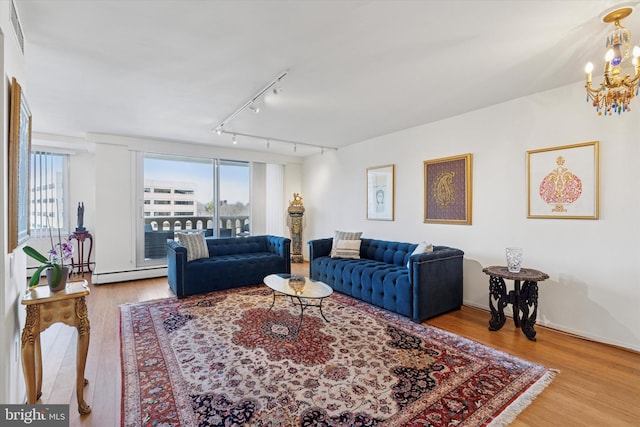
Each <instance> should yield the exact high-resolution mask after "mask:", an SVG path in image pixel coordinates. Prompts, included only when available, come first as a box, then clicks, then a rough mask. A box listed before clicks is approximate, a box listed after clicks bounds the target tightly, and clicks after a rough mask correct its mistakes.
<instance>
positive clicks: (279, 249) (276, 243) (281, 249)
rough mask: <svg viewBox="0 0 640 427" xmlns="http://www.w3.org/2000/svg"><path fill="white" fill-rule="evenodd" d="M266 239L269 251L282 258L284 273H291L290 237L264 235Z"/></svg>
mask: <svg viewBox="0 0 640 427" xmlns="http://www.w3.org/2000/svg"><path fill="white" fill-rule="evenodd" d="M265 237H266V239H267V248H268V249H269V252H273V253H274V254H276V255H278V256H280V257H282V258H284V265H285V269H286V271H284V273H287V274H291V239H289V238H287V237H281V236H265Z"/></svg>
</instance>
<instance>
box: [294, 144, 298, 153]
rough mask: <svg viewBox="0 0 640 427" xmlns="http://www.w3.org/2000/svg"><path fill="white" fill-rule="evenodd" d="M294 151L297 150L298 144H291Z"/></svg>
mask: <svg viewBox="0 0 640 427" xmlns="http://www.w3.org/2000/svg"><path fill="white" fill-rule="evenodd" d="M296 151H298V144H293V152H294V153H295V152H296Z"/></svg>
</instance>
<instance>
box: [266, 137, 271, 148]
mask: <svg viewBox="0 0 640 427" xmlns="http://www.w3.org/2000/svg"><path fill="white" fill-rule="evenodd" d="M270 145H271V141H269V140H268V139H267V150H268V149H269V146H270Z"/></svg>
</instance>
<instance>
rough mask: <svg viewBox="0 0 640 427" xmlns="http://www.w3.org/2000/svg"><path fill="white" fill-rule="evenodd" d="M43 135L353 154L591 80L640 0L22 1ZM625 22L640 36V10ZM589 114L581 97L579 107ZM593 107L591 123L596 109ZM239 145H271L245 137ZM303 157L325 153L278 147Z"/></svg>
mask: <svg viewBox="0 0 640 427" xmlns="http://www.w3.org/2000/svg"><path fill="white" fill-rule="evenodd" d="M15 2H16V4H17V8H18V12H19V15H20V19H21V22H22V26H23V31H24V34H25V40H26V45H25V67H26V75H27V82H26V83H24V84H23V85H24V86H25V88H26V89H25V92H26V96H27V99H28V101H29V104H30V107H31V110H32V114H33V118H34V119H33V127H34V129H33V130H34V131H35V132H40V133H48V134H55V135H65V136H76V137H84V136H86V135H87V134H89V133H105V134H114V135H124V136H134V137H145V138H154V139H155V138H158V139H167V140H176V141H187V142H195V143H200V144H209V145H220V146H225V147H230V146H231V142H230V141H231V137H230V136H224V135H222V136H218V135H216V134H215V133H213V132H212V129H213V128H214V127H215V126H216V125H217V124H218V123H220V122H221V121H222V120H223V119H225V118H226V117H227V116H229V115H230V114H231V113H232V112H234V111H235V110H236V109H237V108H238V107H240V106H241V105H243V104H244V103H245V102H246V101H248V100H249V99H250V98H251V97H252V96H253V95H255V94H256V93H257V92H258V91H259V90H260V89H262V88H263V87H264V86H265V85H266V84H267V83H269V82H270V81H271V80H272V79H274V78H275V77H276V76H277V75H278V74H279V73H280V72H282V71H285V70H288V72H289V74H288V75H287V76H286V77H285V78H284V79H283V81H282V83H283V84H282V85H283V88H284V91H283V92H282V93H281V94H280V95H278V96H275V95H273V94H272V93H271V92H269V93H268V94H267V96H266V97H265V99H264V102H265V104H266V105H265V106H264V108H262V111H261V112H260V114H257V115H256V114H253V113H252V112H251V111H249V110H248V109H247V110H245V111H244V112H242V113H241V114H239V115H238V117H236V118H235V119H234V120H233V121H231V122H230V123H229V124H228V125H227V126H226V129H227V130H229V131H234V132H240V133H246V134H255V135H261V136H265V137H271V138H278V139H285V140H293V141H300V142H306V143H310V144H316V145H319V146H326V147H342V146H345V145H348V144H353V143H357V142H359V141H363V140H366V139H368V138H371V137H375V136H378V135H383V134H387V133H390V132H394V131H397V130H400V129H405V128H409V127H412V126H416V125H420V124H424V123H428V122H432V121H437V120H440V119H443V118H446V117H450V116H455V115H458V114H462V113H465V112H468V111H471V110H475V109H479V108H483V107H486V106H489V105H493V104H497V103H501V102H504V101H507V100H510V99H514V98H518V97H522V96H526V95H529V94H532V93H535V92H540V91H544V90H548V89H553V88H556V87H559V86H563V85H566V84H571V83H576V82H581V81H583V79H584V73H583V68H584V64H585V63H586V62H587V61H589V60H591V61H592V62H594V64H596V71H595V72H594V82H595V83H599V81H600V77H599V75H601V72H598V71H597V70H600V69H601V66H602V58H603V56H604V41H603V37H604V35H605V34H606V33H607V31H608V30H609V29H610V26H609V25H607V24H604V23H602V22H601V20H600V18H601V16H602V15H603V12H605V11H606V10H609V9H611V8H612V7H613V6H616V5H620V4H625V5H627V4H632V5H636V4H638V3H640V1H634V2H620V1H602V0H588V1H587V0H585V1H578V0H568V1H559V0H546V1H545V0H538V1H529V0H522V1H517V0H511V1H499V0H498V1H479V0H478V1H473V0H466V1H461V0H443V1H436V0H432V1H399V0H396V1H381V0H380V1H332V0H324V1H310V0H307V1H266V0H263V1H258V0H254V1H251V0H245V1H205V0H128V1H118V0H104V1H98V0H84V1H80V0H55V1H51V0H15ZM623 24H624V25H625V26H626V27H627V28H629V29H630V30H631V31H632V35H633V36H634V42H635V43H636V44H637V43H638V42H639V41H640V38H639V37H640V11H637V10H636V11H635V13H634V14H633V15H631V17H629V18H627V19H626V20H625V21H624V22H623ZM575 102H576V108H583V107H584V104H585V99H576V100H575ZM584 108H585V114H593V115H595V112H593V111H591V110H590V109H588V108H586V107H584ZM238 142H239V144H238V145H237V147H238V148H245V149H252V150H253V149H255V150H266V149H267V148H266V142H265V141H262V140H259V141H256V140H250V139H247V138H241V137H239V138H238ZM269 149H270V150H272V151H278V150H286V153H287V154H291V155H299V156H302V155H306V154H309V153H312V152H317V151H318V150H310V149H305V147H304V146H299V147H298V150H297V151H296V153H292V147H291V146H286V147H284V146H283V147H280V146H279V145H278V144H275V143H272V144H271V146H270V148H269Z"/></svg>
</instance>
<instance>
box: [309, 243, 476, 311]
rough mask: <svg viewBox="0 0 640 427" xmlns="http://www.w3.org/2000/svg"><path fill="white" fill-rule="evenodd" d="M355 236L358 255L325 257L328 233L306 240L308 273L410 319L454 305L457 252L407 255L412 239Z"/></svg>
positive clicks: (457, 302) (440, 249) (458, 302)
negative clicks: (379, 238) (406, 241)
mask: <svg viewBox="0 0 640 427" xmlns="http://www.w3.org/2000/svg"><path fill="white" fill-rule="evenodd" d="M360 240H361V245H360V259H345V258H331V256H330V253H331V246H332V243H333V239H332V238H328V239H317V240H311V241H309V270H310V271H309V275H310V276H311V278H312V279H315V280H320V281H322V282H324V283H326V284H327V285H329V286H331V287H332V288H333V289H334V290H336V291H338V292H341V293H344V294H347V295H350V296H352V297H354V298H357V299H360V300H363V301H366V302H368V303H370V304H373V305H377V306H378V307H382V308H385V309H387V310H391V311H393V312H396V313H398V314H402V315H404V316H407V317H410V318H411V319H413V320H414V321H416V322H420V321H422V320H424V319H428V318H430V317H434V316H437V315H438V314H442V313H446V312H448V311H452V310H458V309H460V307H461V306H462V260H463V257H464V252H463V251H461V250H460V249H455V248H450V247H446V246H434V248H433V252H425V253H422V254H416V255H412V252H413V251H414V250H415V248H416V247H417V246H418V245H417V244H412V243H401V242H391V241H385V240H375V239H365V238H362V239H360ZM407 263H408V267H407Z"/></svg>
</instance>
